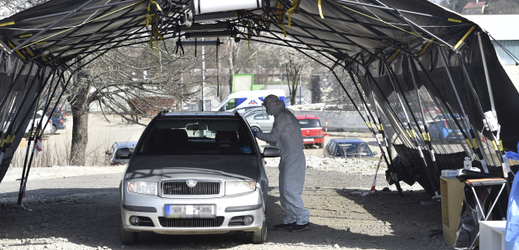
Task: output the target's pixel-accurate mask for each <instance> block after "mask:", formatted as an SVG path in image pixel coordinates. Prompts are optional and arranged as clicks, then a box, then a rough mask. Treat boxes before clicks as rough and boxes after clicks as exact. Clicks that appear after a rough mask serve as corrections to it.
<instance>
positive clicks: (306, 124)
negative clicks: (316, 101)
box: [299, 119, 321, 128]
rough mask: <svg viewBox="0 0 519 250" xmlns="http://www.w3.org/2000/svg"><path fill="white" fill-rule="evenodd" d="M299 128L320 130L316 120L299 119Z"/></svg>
mask: <svg viewBox="0 0 519 250" xmlns="http://www.w3.org/2000/svg"><path fill="white" fill-rule="evenodd" d="M299 125H300V126H301V128H320V127H321V123H320V122H319V120H318V119H301V120H299Z"/></svg>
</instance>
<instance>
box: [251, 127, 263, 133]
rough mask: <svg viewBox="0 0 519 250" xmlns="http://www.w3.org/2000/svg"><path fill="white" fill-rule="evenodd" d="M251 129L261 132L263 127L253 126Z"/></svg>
mask: <svg viewBox="0 0 519 250" xmlns="http://www.w3.org/2000/svg"><path fill="white" fill-rule="evenodd" d="M250 129H251V130H254V131H256V132H261V129H260V128H258V127H251V128H250Z"/></svg>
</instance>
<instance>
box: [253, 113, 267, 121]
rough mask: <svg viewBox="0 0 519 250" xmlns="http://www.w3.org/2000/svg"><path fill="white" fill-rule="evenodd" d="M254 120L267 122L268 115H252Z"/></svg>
mask: <svg viewBox="0 0 519 250" xmlns="http://www.w3.org/2000/svg"><path fill="white" fill-rule="evenodd" d="M254 119H255V120H268V119H269V115H268V114H267V113H261V114H257V115H254Z"/></svg>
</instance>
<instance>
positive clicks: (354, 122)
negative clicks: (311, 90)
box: [293, 110, 369, 132]
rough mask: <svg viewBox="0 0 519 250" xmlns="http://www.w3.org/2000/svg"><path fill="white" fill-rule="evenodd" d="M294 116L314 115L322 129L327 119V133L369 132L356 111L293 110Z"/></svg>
mask: <svg viewBox="0 0 519 250" xmlns="http://www.w3.org/2000/svg"><path fill="white" fill-rule="evenodd" d="M293 112H294V114H295V115H315V116H317V117H318V118H319V120H320V121H321V125H322V126H323V129H325V126H326V119H328V131H345V132H351V131H355V132H369V129H368V127H367V126H366V124H365V123H364V121H363V120H362V118H361V117H360V115H359V113H357V112H356V111H339V110H322V111H321V110H293Z"/></svg>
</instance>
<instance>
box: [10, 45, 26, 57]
mask: <svg viewBox="0 0 519 250" xmlns="http://www.w3.org/2000/svg"><path fill="white" fill-rule="evenodd" d="M8 42H9V45H10V46H11V47H12V48H13V49H14V48H15V46H14V44H12V43H11V41H8ZM15 52H16V54H18V55H19V56H20V57H21V58H23V60H25V56H23V55H22V53H20V51H18V50H17V51H15Z"/></svg>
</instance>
